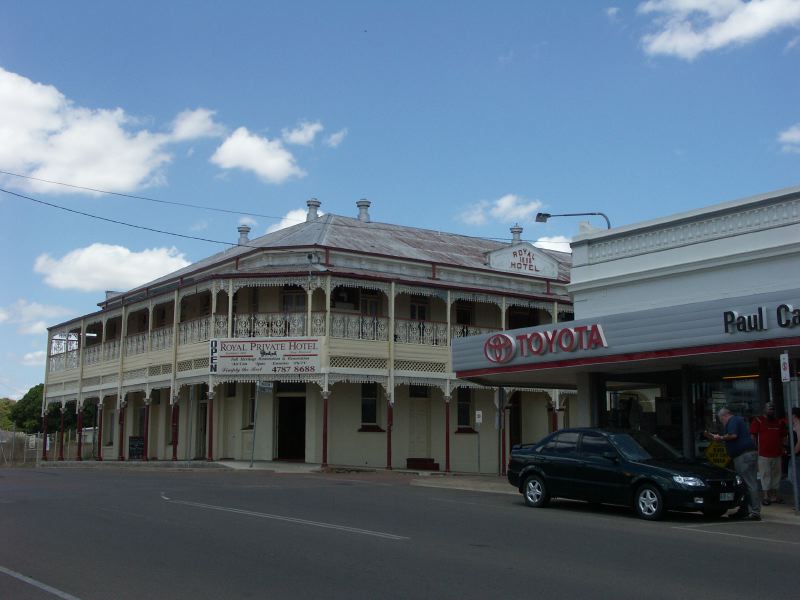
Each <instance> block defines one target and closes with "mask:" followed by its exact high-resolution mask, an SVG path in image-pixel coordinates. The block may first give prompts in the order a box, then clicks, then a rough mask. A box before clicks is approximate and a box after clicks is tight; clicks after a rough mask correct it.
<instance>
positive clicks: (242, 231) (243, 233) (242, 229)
mask: <svg viewBox="0 0 800 600" xmlns="http://www.w3.org/2000/svg"><path fill="white" fill-rule="evenodd" d="M236 231H238V232H239V245H240V246H246V245H247V243H248V242H249V241H250V238H249V237H247V234H248V233H250V227H249V226H247V225H239V227H237V228H236Z"/></svg>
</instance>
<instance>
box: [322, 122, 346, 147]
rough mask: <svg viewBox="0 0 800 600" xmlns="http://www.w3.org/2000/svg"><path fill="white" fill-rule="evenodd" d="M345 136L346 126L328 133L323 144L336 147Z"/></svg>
mask: <svg viewBox="0 0 800 600" xmlns="http://www.w3.org/2000/svg"><path fill="white" fill-rule="evenodd" d="M346 137H347V127H345V128H344V129H340V130H339V131H337V132H336V133H332V134H330V135H329V136H328V137H327V139H326V140H325V145H326V146H328V147H330V148H338V147H339V144H341V143H342V142H343V141H344V138H346Z"/></svg>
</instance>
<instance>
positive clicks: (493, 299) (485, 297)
mask: <svg viewBox="0 0 800 600" xmlns="http://www.w3.org/2000/svg"><path fill="white" fill-rule="evenodd" d="M450 300H451V301H452V302H456V301H457V300H462V301H465V302H482V303H483V304H494V305H496V306H498V307H502V305H503V298H502V297H501V296H497V295H495V294H481V293H478V292H460V291H453V292H451V293H450Z"/></svg>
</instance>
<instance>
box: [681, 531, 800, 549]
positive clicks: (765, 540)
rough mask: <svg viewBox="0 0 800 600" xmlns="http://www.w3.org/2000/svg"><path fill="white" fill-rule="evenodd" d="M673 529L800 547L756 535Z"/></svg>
mask: <svg viewBox="0 0 800 600" xmlns="http://www.w3.org/2000/svg"><path fill="white" fill-rule="evenodd" d="M673 529H681V530H683V531H692V532H694V533H707V534H708V535H724V536H727V537H735V538H742V539H745V540H755V541H759V542H771V543H773V544H786V545H788V546H800V542H787V541H785V540H774V539H771V538H764V537H758V536H755V535H743V534H741V533H726V532H724V531H706V530H704V529H698V528H697V527H673Z"/></svg>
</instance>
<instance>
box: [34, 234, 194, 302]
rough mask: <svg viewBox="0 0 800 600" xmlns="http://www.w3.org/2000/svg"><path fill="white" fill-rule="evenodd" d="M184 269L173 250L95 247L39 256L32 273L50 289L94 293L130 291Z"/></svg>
mask: <svg viewBox="0 0 800 600" xmlns="http://www.w3.org/2000/svg"><path fill="white" fill-rule="evenodd" d="M187 265H189V261H188V260H186V258H185V256H184V255H183V254H181V253H179V252H178V250H177V249H176V248H174V247H173V248H151V249H147V250H142V251H141V252H131V251H130V250H129V249H128V248H125V247H123V246H111V245H108V244H99V243H95V244H92V245H90V246H87V247H86V248H78V249H77V250H73V251H71V252H69V253H67V254H65V255H64V256H63V257H61V258H57V259H56V258H52V257H50V255H48V254H42V255H40V256H39V257H38V258H37V259H36V263H35V265H34V270H35V271H36V272H37V273H41V274H43V275H44V280H45V283H47V284H48V285H49V286H51V287H54V288H58V289H75V290H81V291H85V292H95V291H104V290H117V289H129V288H133V287H136V286H138V285H142V284H143V283H147V282H148V281H152V280H153V279H157V278H159V277H161V276H163V275H166V274H168V273H171V272H172V271H176V270H178V269H181V268H183V267H185V266H187Z"/></svg>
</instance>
